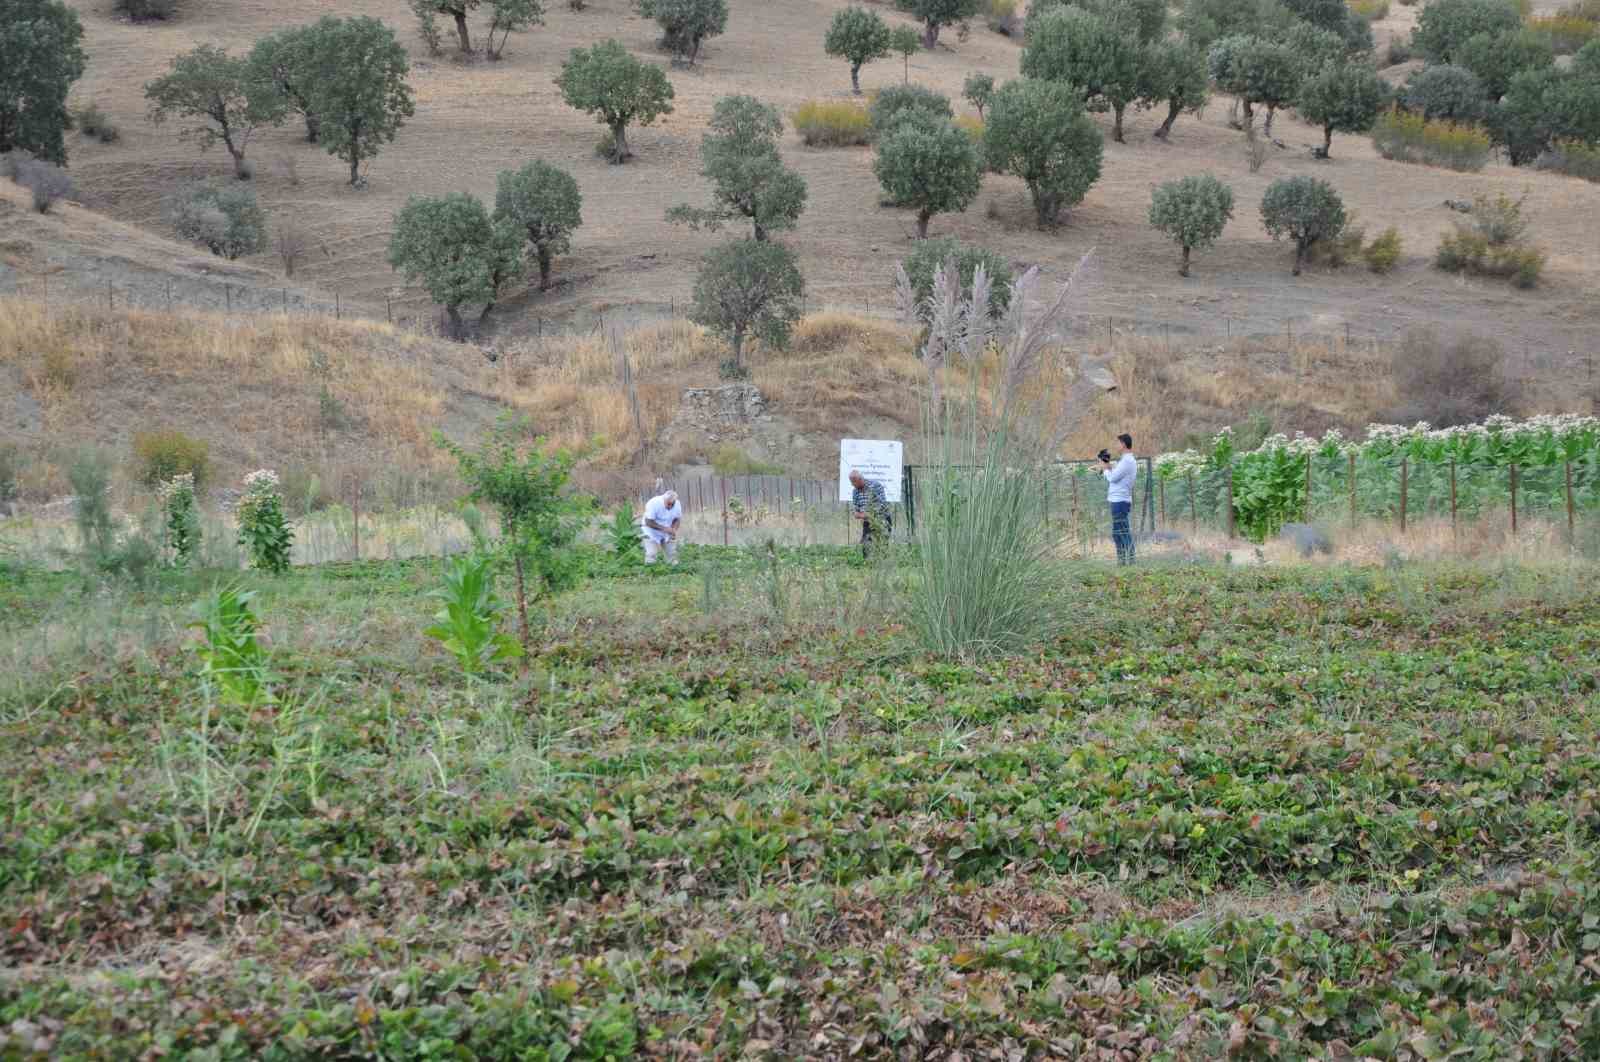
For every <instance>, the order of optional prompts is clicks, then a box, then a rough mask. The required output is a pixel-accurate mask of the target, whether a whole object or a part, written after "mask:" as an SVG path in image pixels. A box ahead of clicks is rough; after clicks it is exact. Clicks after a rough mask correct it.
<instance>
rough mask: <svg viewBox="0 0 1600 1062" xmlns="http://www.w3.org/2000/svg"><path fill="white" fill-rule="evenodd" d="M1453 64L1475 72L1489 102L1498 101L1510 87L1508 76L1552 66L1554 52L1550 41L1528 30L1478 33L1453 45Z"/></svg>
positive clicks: (1554, 59)
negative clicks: (1458, 44) (1455, 45)
mask: <svg viewBox="0 0 1600 1062" xmlns="http://www.w3.org/2000/svg"><path fill="white" fill-rule="evenodd" d="M1453 62H1454V63H1455V65H1457V66H1460V67H1463V68H1465V69H1467V70H1470V71H1472V72H1473V74H1475V75H1477V78H1478V81H1479V82H1480V83H1481V84H1482V85H1483V91H1484V95H1485V97H1486V98H1487V100H1488V102H1490V103H1496V102H1499V100H1500V98H1501V97H1502V96H1504V95H1505V94H1506V91H1507V90H1508V89H1510V88H1511V79H1512V78H1514V77H1516V76H1517V75H1518V74H1520V73H1522V71H1524V70H1543V69H1545V68H1546V67H1551V66H1554V65H1555V63H1556V53H1555V51H1554V49H1552V48H1551V47H1550V41H1549V40H1548V39H1547V38H1545V37H1542V36H1540V35H1538V34H1536V33H1533V32H1530V31H1528V30H1513V31H1508V32H1505V33H1480V34H1478V35H1477V36H1475V37H1468V38H1467V39H1466V40H1465V41H1463V42H1462V43H1461V46H1460V47H1458V48H1457V49H1455V58H1454V60H1453Z"/></svg>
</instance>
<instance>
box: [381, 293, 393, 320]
mask: <svg viewBox="0 0 1600 1062" xmlns="http://www.w3.org/2000/svg"><path fill="white" fill-rule="evenodd" d="M383 319H384V320H385V321H388V322H389V323H390V324H394V300H393V299H391V298H390V297H389V296H387V295H385V296H384V297H383Z"/></svg>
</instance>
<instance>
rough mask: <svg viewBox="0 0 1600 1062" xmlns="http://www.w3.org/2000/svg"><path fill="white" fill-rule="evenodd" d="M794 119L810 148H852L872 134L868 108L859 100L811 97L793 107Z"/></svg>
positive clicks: (798, 130)
mask: <svg viewBox="0 0 1600 1062" xmlns="http://www.w3.org/2000/svg"><path fill="white" fill-rule="evenodd" d="M793 120H794V128H795V131H796V132H797V133H799V134H800V139H801V140H802V141H803V142H804V143H805V144H806V145H807V146H809V147H819V146H820V147H853V146H857V145H860V144H865V143H867V142H868V140H870V139H871V136H872V122H871V120H870V119H869V118H868V116H867V109H866V108H865V107H863V106H861V105H860V104H859V103H846V102H831V101H819V100H811V101H808V102H806V103H802V104H801V105H800V106H799V107H798V108H797V109H796V110H795V112H794V116H793Z"/></svg>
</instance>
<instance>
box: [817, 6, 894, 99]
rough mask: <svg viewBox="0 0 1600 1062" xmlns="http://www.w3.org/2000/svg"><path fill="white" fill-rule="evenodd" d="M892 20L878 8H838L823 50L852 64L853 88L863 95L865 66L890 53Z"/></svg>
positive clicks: (825, 38) (851, 86)
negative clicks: (873, 9)
mask: <svg viewBox="0 0 1600 1062" xmlns="http://www.w3.org/2000/svg"><path fill="white" fill-rule="evenodd" d="M889 38H890V33H889V24H888V23H887V22H885V21H883V18H882V17H881V16H880V15H879V14H878V13H877V12H876V11H868V10H867V9H866V8H864V7H846V8H842V9H840V10H839V11H836V12H834V16H833V22H832V23H830V24H829V26H828V35H827V36H826V37H824V38H823V39H822V50H823V51H824V52H826V53H827V54H828V55H831V56H833V57H834V58H836V59H843V60H845V61H846V62H848V63H849V64H850V91H851V92H854V93H855V94H856V95H857V96H859V95H861V68H862V67H863V66H865V65H866V64H868V63H870V62H872V61H873V60H874V59H882V58H883V57H884V56H886V55H888V54H889Z"/></svg>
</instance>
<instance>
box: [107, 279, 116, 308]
mask: <svg viewBox="0 0 1600 1062" xmlns="http://www.w3.org/2000/svg"><path fill="white" fill-rule="evenodd" d="M116 308H117V292H116V289H114V288H113V287H112V286H111V281H109V280H108V281H106V309H108V310H115V309H116Z"/></svg>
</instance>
